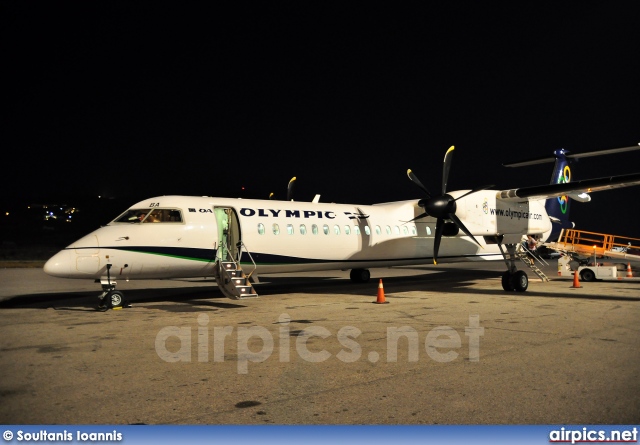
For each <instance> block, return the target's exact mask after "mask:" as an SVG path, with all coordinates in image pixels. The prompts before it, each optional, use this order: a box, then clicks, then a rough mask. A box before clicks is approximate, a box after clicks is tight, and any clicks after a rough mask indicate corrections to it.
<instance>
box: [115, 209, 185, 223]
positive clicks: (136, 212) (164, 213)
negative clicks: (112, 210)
mask: <svg viewBox="0 0 640 445" xmlns="http://www.w3.org/2000/svg"><path fill="white" fill-rule="evenodd" d="M113 222H116V223H141V222H143V223H145V224H146V223H152V222H162V223H176V222H178V223H179V222H182V212H181V211H180V210H179V209H161V208H154V209H129V210H127V211H126V212H124V213H123V214H122V215H120V216H119V217H118V218H116V219H115V220H114V221H113Z"/></svg>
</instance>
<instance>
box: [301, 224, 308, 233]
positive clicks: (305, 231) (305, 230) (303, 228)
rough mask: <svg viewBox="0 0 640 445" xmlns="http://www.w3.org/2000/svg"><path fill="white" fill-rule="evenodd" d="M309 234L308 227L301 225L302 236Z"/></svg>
mask: <svg viewBox="0 0 640 445" xmlns="http://www.w3.org/2000/svg"><path fill="white" fill-rule="evenodd" d="M306 234H307V226H305V225H304V224H300V235H306Z"/></svg>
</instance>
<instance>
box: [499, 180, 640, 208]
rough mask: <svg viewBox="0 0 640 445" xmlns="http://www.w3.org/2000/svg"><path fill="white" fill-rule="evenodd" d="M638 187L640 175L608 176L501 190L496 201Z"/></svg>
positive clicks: (546, 197)
mask: <svg viewBox="0 0 640 445" xmlns="http://www.w3.org/2000/svg"><path fill="white" fill-rule="evenodd" d="M634 185H640V173H631V174H629V175H620V176H609V177H606V178H596V179H585V180H583V181H575V182H566V183H560V184H546V185H536V186H533V187H522V188H519V189H510V190H501V191H499V192H498V193H497V197H498V199H502V200H503V201H523V200H524V199H548V198H557V197H559V196H563V195H571V196H572V197H573V196H574V195H579V194H582V193H591V192H601V191H603V190H612V189H617V188H622V187H630V186H634Z"/></svg>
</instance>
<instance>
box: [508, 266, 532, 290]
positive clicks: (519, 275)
mask: <svg viewBox="0 0 640 445" xmlns="http://www.w3.org/2000/svg"><path fill="white" fill-rule="evenodd" d="M511 283H512V285H513V289H514V290H515V291H517V292H524V291H526V290H527V288H528V287H529V277H528V276H527V274H526V273H525V271H524V270H518V271H517V272H515V273H514V274H513V275H512V276H511Z"/></svg>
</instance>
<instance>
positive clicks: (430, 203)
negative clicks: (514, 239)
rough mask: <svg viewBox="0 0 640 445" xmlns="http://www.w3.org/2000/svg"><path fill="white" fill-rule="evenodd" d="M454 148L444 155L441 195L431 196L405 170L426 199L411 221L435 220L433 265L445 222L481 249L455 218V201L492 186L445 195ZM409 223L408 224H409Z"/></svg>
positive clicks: (410, 173) (436, 260)
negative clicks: (456, 228)
mask: <svg viewBox="0 0 640 445" xmlns="http://www.w3.org/2000/svg"><path fill="white" fill-rule="evenodd" d="M453 150H454V146H453V145H452V146H451V147H449V149H448V150H447V152H446V153H445V155H444V165H443V167H442V194H441V195H438V196H434V195H432V194H431V193H430V192H429V190H428V189H427V188H426V187H425V186H424V185H423V184H422V182H420V180H419V179H418V177H417V176H416V175H415V174H414V173H413V172H412V171H411V169H409V170H407V176H409V179H410V180H411V182H413V183H414V184H415V185H417V186H418V187H419V188H420V189H421V190H422V191H423V192H424V193H425V194H426V195H427V197H426V198H423V199H421V200H420V201H418V205H419V206H420V207H422V208H423V209H424V213H421V214H420V215H418V216H416V217H415V218H413V219H412V220H411V221H415V220H417V219H420V218H424V217H426V216H431V217H433V218H436V234H435V238H434V240H433V264H438V250H439V249H440V240H441V239H442V232H443V231H444V225H445V220H451V221H453V222H454V224H455V225H456V226H457V227H458V228H459V229H460V230H462V231H463V232H464V233H465V234H466V235H467V236H468V237H469V238H471V239H472V240H473V241H474V242H475V243H476V244H477V245H478V246H480V247H482V246H481V245H480V243H479V242H478V240H476V239H475V238H474V236H473V235H472V234H471V232H469V230H468V229H467V228H466V227H465V225H464V224H463V223H462V221H461V220H460V218H458V217H457V216H456V201H457V200H459V199H461V198H464V197H465V196H467V195H470V194H471V193H475V192H479V191H480V190H484V189H487V188H490V187H493V186H492V185H485V186H481V187H475V188H474V189H473V190H470V191H468V192H467V193H465V194H464V195H461V196H459V197H457V198H454V197H453V196H451V195H449V194H447V181H448V180H449V170H450V169H451V159H452V157H453ZM411 221H410V222H411Z"/></svg>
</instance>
